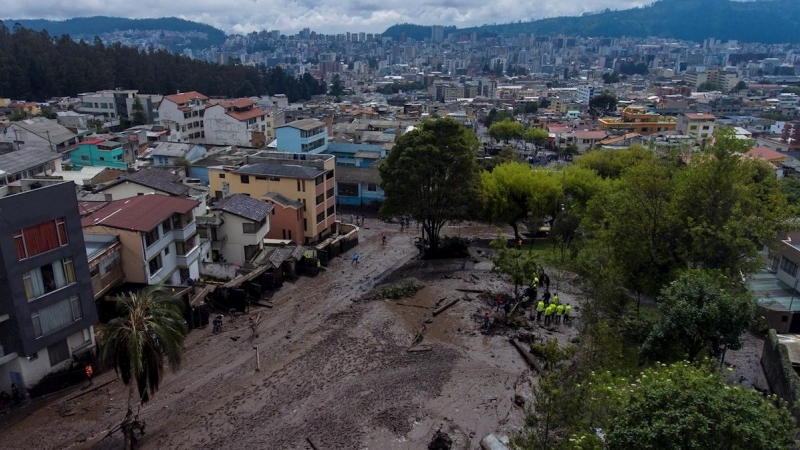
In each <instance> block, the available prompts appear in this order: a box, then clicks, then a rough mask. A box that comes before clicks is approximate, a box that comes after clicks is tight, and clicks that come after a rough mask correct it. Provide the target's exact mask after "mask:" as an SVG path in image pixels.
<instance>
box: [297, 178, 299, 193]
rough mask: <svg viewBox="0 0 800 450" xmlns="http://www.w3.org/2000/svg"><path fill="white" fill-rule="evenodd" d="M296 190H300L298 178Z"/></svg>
mask: <svg viewBox="0 0 800 450" xmlns="http://www.w3.org/2000/svg"><path fill="white" fill-rule="evenodd" d="M297 192H300V180H297Z"/></svg>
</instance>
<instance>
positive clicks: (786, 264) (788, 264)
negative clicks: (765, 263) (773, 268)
mask: <svg viewBox="0 0 800 450" xmlns="http://www.w3.org/2000/svg"><path fill="white" fill-rule="evenodd" d="M781 270H782V271H784V272H786V273H788V274H789V275H791V276H793V277H794V276H797V263H795V262H794V261H791V260H789V259H787V258H786V257H783V258H781Z"/></svg>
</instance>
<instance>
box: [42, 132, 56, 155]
mask: <svg viewBox="0 0 800 450" xmlns="http://www.w3.org/2000/svg"><path fill="white" fill-rule="evenodd" d="M44 132H45V133H47V143H48V144H50V150H52V151H56V149H55V147H53V141H51V140H50V130H44Z"/></svg>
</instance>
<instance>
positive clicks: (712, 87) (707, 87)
mask: <svg viewBox="0 0 800 450" xmlns="http://www.w3.org/2000/svg"><path fill="white" fill-rule="evenodd" d="M718 90H719V85H718V84H717V83H712V82H710V81H706V82H705V83H700V86H697V92H711V91H718Z"/></svg>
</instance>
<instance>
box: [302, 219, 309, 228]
mask: <svg viewBox="0 0 800 450" xmlns="http://www.w3.org/2000/svg"><path fill="white" fill-rule="evenodd" d="M303 231H308V220H306V219H305V218H303Z"/></svg>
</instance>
